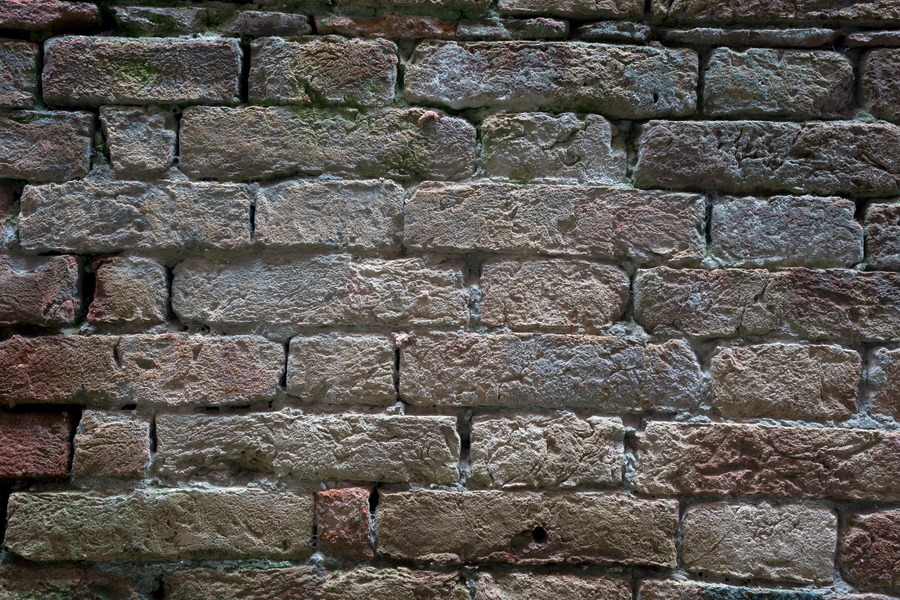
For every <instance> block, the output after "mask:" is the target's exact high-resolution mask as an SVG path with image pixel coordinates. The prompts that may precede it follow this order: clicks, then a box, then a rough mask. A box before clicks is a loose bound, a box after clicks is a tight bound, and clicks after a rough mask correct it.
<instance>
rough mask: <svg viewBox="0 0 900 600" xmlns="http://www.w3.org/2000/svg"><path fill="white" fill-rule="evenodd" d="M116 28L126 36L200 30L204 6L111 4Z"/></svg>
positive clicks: (203, 19)
mask: <svg viewBox="0 0 900 600" xmlns="http://www.w3.org/2000/svg"><path fill="white" fill-rule="evenodd" d="M112 12H113V15H114V16H115V19H116V25H117V26H118V30H119V31H120V32H123V33H127V34H129V35H148V36H162V37H166V36H176V35H188V34H191V33H197V32H200V31H203V29H204V25H205V23H206V20H207V18H208V11H207V10H206V9H205V8H200V7H195V6H170V7H156V6H114V7H112Z"/></svg>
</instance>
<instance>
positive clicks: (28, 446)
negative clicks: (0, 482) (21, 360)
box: [0, 411, 72, 589]
mask: <svg viewBox="0 0 900 600" xmlns="http://www.w3.org/2000/svg"><path fill="white" fill-rule="evenodd" d="M71 429H72V418H71V416H70V415H69V413H67V412H10V411H0V478H5V479H15V478H22V477H65V476H66V475H67V474H68V472H69V435H70V433H71ZM0 589H2V588H0Z"/></svg>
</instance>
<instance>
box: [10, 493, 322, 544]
mask: <svg viewBox="0 0 900 600" xmlns="http://www.w3.org/2000/svg"><path fill="white" fill-rule="evenodd" d="M7 517H8V521H7V529H6V538H5V542H6V546H7V548H8V549H9V550H10V551H11V552H13V553H15V554H18V555H20V556H22V557H24V558H26V559H29V560H35V559H39V560H41V561H50V560H90V561H102V560H127V561H153V560H156V561H166V560H180V559H240V558H273V559H282V560H284V559H301V558H305V557H307V556H309V555H310V554H311V553H312V550H313V549H312V530H313V519H314V507H313V498H312V495H311V494H303V493H297V492H284V491H264V490H259V489H247V488H218V489H206V490H204V489H185V490H178V489H148V490H137V491H134V492H130V493H126V494H119V495H99V494H92V493H83V492H56V493H39V494H36V493H26V492H18V493H14V494H13V495H12V496H10V499H9V510H8V513H7Z"/></svg>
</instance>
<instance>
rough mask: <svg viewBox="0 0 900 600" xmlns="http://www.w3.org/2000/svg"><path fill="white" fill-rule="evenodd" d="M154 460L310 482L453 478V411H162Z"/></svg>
mask: <svg viewBox="0 0 900 600" xmlns="http://www.w3.org/2000/svg"><path fill="white" fill-rule="evenodd" d="M156 435H157V452H156V459H155V465H156V468H157V470H158V471H159V472H160V473H162V474H163V475H166V476H172V477H194V476H205V475H210V474H212V475H216V474H225V475H227V472H228V471H229V470H230V469H238V470H240V471H249V472H256V473H263V474H271V475H275V476H277V477H279V478H283V477H292V478H296V479H301V480H309V481H328V480H353V481H385V482H407V481H412V482H427V483H451V482H455V481H456V480H457V479H458V477H459V473H458V469H457V463H458V461H459V438H458V436H457V434H456V419H455V418H454V417H413V416H402V415H355V414H343V415H301V414H296V413H289V412H279V413H259V414H250V415H236V416H207V415H159V416H158V417H157V418H156Z"/></svg>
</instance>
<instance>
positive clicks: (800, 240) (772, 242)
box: [711, 196, 863, 267]
mask: <svg viewBox="0 0 900 600" xmlns="http://www.w3.org/2000/svg"><path fill="white" fill-rule="evenodd" d="M855 210H856V204H854V203H853V202H852V201H851V200H846V199H843V198H814V197H809V196H774V197H770V198H752V197H750V198H747V197H744V198H737V197H724V198H720V199H718V200H717V201H714V202H713V208H712V226H711V233H712V247H711V251H712V254H713V256H715V257H716V258H717V259H719V260H720V261H722V263H723V264H725V265H728V266H734V267H768V266H782V267H791V266H801V267H851V266H853V265H855V264H856V263H859V262H862V260H863V230H862V227H861V226H860V224H859V223H857V222H856V221H855V220H854V213H855Z"/></svg>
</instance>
